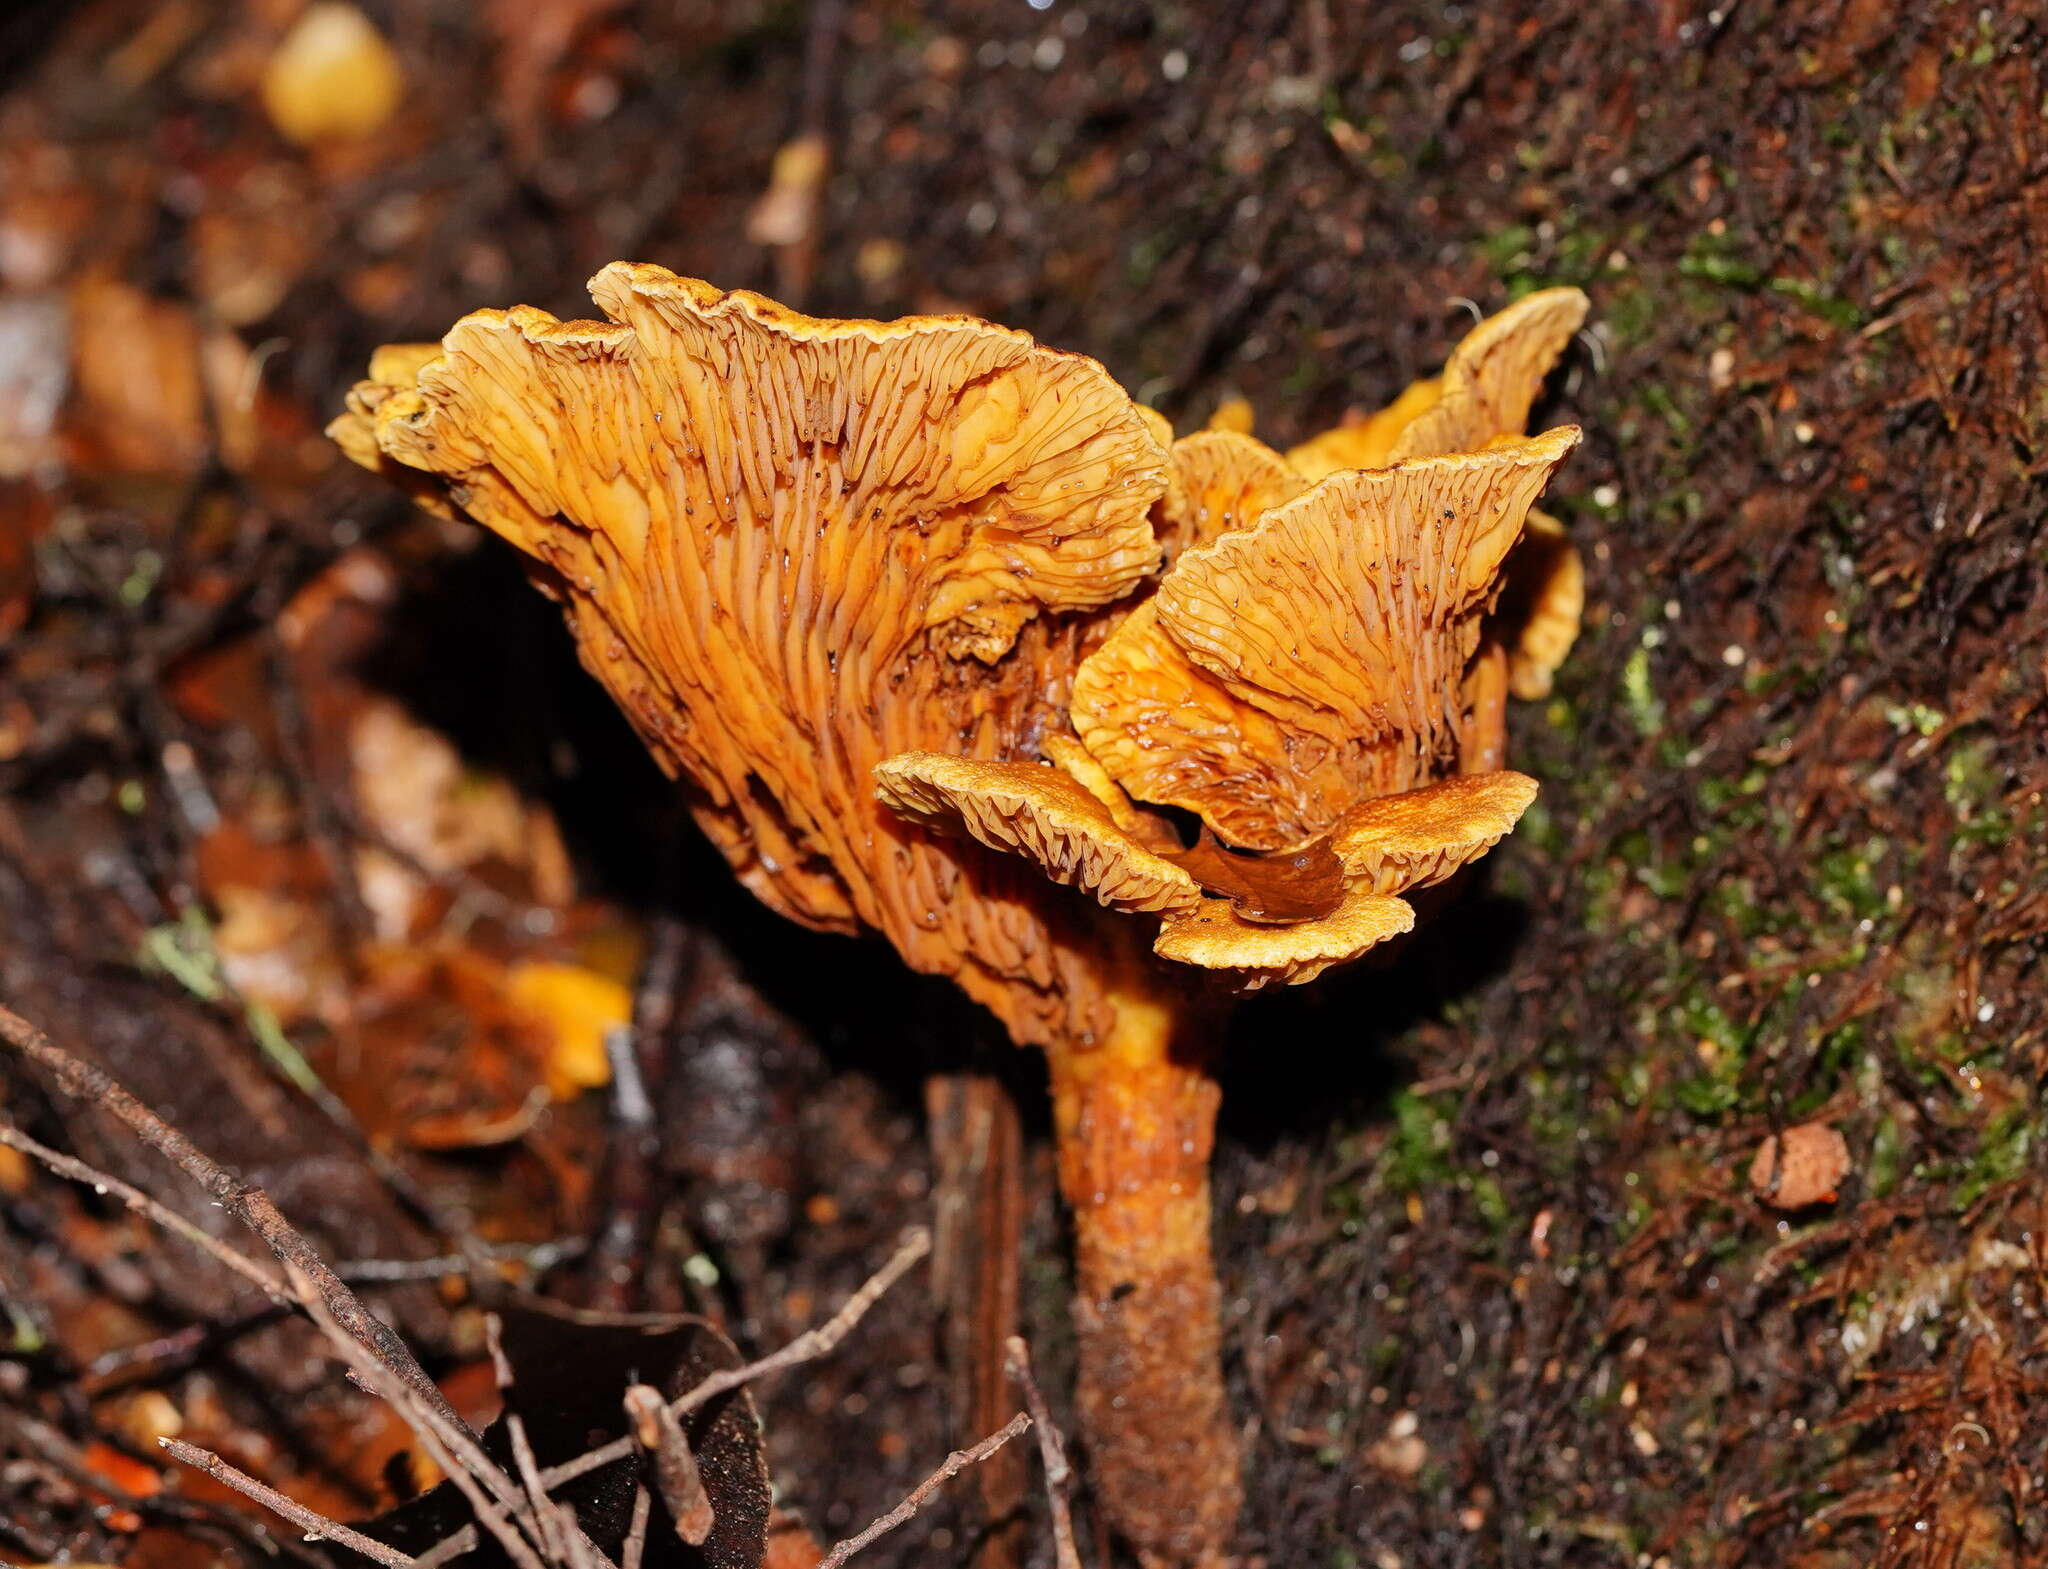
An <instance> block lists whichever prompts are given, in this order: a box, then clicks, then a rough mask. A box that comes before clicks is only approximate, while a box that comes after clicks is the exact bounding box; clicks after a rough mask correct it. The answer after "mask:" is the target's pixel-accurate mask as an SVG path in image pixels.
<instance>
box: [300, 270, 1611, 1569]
mask: <svg viewBox="0 0 2048 1569" xmlns="http://www.w3.org/2000/svg"><path fill="white" fill-rule="evenodd" d="M591 289H592V293H593V295H594V297H595V298H596V301H597V303H598V305H599V306H600V307H601V308H602V309H603V311H604V312H605V314H606V316H607V317H608V318H609V319H608V320H607V321H604V322H561V321H558V320H556V319H555V318H554V317H552V316H549V315H547V314H545V313H543V312H540V311H537V310H533V309H530V308H527V307H520V308H516V309H513V310H511V311H479V312H477V313H475V314H472V315H470V316H467V317H465V318H464V319H463V320H461V321H460V322H458V323H456V325H455V326H454V328H453V329H451V330H450V332H449V333H448V335H447V337H446V338H444V339H443V340H442V342H441V343H440V344H439V345H396V346H392V347H388V348H386V349H384V350H382V351H380V352H379V354H378V355H377V357H376V358H375V359H374V360H373V362H372V365H371V373H370V377H369V379H368V380H366V381H364V382H362V383H359V384H358V385H357V386H356V388H355V389H354V390H353V391H352V392H351V394H350V396H349V412H348V413H347V414H346V415H344V416H343V417H342V418H340V419H339V420H337V421H336V422H335V424H334V425H333V427H332V428H331V434H332V435H333V436H334V437H335V439H336V440H337V441H338V442H339V443H340V444H341V446H342V447H343V448H344V449H345V450H346V451H347V453H348V454H349V456H351V457H352V458H354V459H355V460H356V461H358V462H360V463H363V464H365V465H366V466H369V467H373V468H379V469H382V470H384V471H386V472H387V473H390V474H391V475H392V476H393V477H394V478H396V479H398V480H399V481H400V482H401V483H404V484H405V485H406V486H407V487H408V488H409V489H410V490H411V491H412V492H413V493H414V494H415V495H416V496H417V497H418V498H419V499H420V500H421V501H422V502H423V503H424V504H426V505H428V506H429V507H432V508H434V509H436V510H439V511H441V512H443V513H444V514H448V515H453V514H454V513H457V512H460V513H464V514H467V515H468V516H469V517H471V518H474V519H475V520H476V521H477V522H479V523H481V524H483V525H484V526H485V527H487V528H489V529H491V530H492V531H494V532H495V533H497V534H499V535H501V536H503V537H504V538H505V539H507V540H509V541H510V542H511V543H512V544H514V545H515V546H517V547H518V548H519V549H520V550H521V551H522V552H524V553H525V554H526V556H527V557H528V558H529V560H530V567H531V571H532V575H533V578H534V581H535V582H536V583H537V585H538V586H539V587H540V588H541V589H542V590H543V591H544V592H546V593H548V594H550V595H552V596H553V597H555V598H556V599H557V600H559V601H560V602H561V604H562V605H563V607H564V610H565V613H566V615H567V617H568V620H569V622H570V625H571V627H572V629H573V630H574V632H575V636H576V641H577V646H578V649H579V651H580V654H581V657H582V660H583V662H584V664H585V666H586V667H587V668H588V669H589V670H590V671H591V673H592V674H593V675H595V676H596V677H597V679H598V680H599V681H600V682H602V683H603V685H604V686H605V687H606V688H607V690H609V691H610V693H611V694H612V696H613V697H614V699H615V700H616V701H617V702H618V704H619V706H620V707H621V708H622V709H623V710H624V711H625V713H626V714H627V715H628V716H629V717H630V718H631V720H632V722H633V723H634V725H635V726H636V727H637V729H638V730H639V733H640V735H641V736H642V738H643V739H644V740H645V742H646V744H647V745H648V747H649V749H650V750H651V751H652V753H653V755H654V756H655V758H656V759H657V760H658V761H659V762H660V763H661V765H662V766H663V768H664V769H666V770H667V771H668V772H669V773H670V774H671V775H673V776H674V777H675V778H677V779H678V780H679V781H680V783H681V785H682V787H683V789H684V791H685V792H686V795H687V799H688V801H689V804H690V807H691V809H692V811H693V813H694V815H695V817H696V819H697V821H698V822H699V823H700V824H701V825H702V827H703V829H704V831H705V832H706V833H707V834H708V835H709V836H710V837H711V839H712V840H713V841H714V842H715V843H716V844H717V845H718V847H719V848H720V849H721V850H722V851H723V852H724V853H725V855H726V857H727V858H728V860H729V861H730V862H731V863H732V865H733V867H734V869H735V871H736V872H737V874H738V875H739V877H740V878H741V880H742V881H743V882H744V883H745V884H746V886H747V887H749V888H750V889H751V890H752V891H753V892H754V893H755V894H757V895H758V896H759V897H760V898H761V899H763V900H764V901H765V902H766V903H768V904H769V905H770V906H772V907H773V908H775V909H777V910H779V911H781V912H782V913H783V914H785V915H787V916H789V917H790V918H792V919H794V920H797V921H801V922H803V923H804V924H805V925H808V926H812V927H816V928H821V929H826V930H833V931H843V932H854V931H858V930H860V929H862V928H871V929H874V930H877V931H879V932H881V933H882V934H883V935H884V936H885V937H887V938H888V939H889V941H890V942H891V943H892V944H894V946H895V947H896V948H897V950H898V951H899V952H900V953H901V954H902V956H903V957H904V959H905V960H906V961H907V962H909V963H910V964H911V965H912V966H914V967H915V968H917V969H920V970H924V971H929V972H935V973H938V974H943V975H947V976H950V977H952V978H953V979H954V980H955V981H956V982H957V983H958V984H959V985H960V986H961V987H962V988H963V989H964V990H965V991H966V992H967V993H968V994H969V995H970V996H972V997H974V998H975V999H976V1000H977V1001H979V1002H981V1003H983V1004H984V1005H985V1006H987V1007H988V1008H989V1010H990V1011H991V1012H993V1013H994V1014H995V1015H996V1016H997V1017H998V1018H999V1019H1000V1020H1001V1021H1002V1023H1003V1024H1004V1025H1005V1027H1006V1028H1007V1029H1008V1031H1009V1033H1010V1034H1011V1035H1012V1036H1013V1037H1014V1038H1015V1039H1016V1040H1017V1041H1019V1042H1020V1043H1024V1044H1030V1045H1036V1046H1040V1047H1042V1048H1043V1049H1044V1050H1045V1051H1046V1053H1047V1056H1048V1059H1049V1061H1050V1064H1051V1068H1052V1079H1053V1092H1054V1113H1055V1121H1056V1129H1057V1137H1058V1143H1059V1157H1060V1160H1059V1165H1060V1178H1061V1186H1062V1189H1063V1191H1064V1193H1065V1195H1066V1197H1067V1199H1068V1201H1069V1203H1070V1204H1071V1205H1072V1207H1073V1210H1074V1222H1075V1242H1076V1254H1077V1257H1076V1277H1077V1285H1078V1289H1077V1297H1076V1303H1075V1311H1076V1318H1077V1326H1078V1330H1079V1340H1080V1352H1081V1356H1080V1361H1081V1388H1080V1404H1081V1413H1082V1419H1083V1422H1084V1424H1085V1426H1086V1427H1087V1429H1088V1432H1089V1436H1090V1438H1091V1441H1092V1451H1093V1454H1094V1456H1095V1474H1096V1480H1097V1483H1098V1486H1099V1488H1100V1490H1101V1492H1102V1494H1103V1497H1104V1499H1105V1501H1106V1503H1107V1505H1108V1507H1109V1509H1110V1512H1111V1514H1112V1516H1113V1518H1114V1520H1115V1522H1116V1524H1117V1526H1118V1527H1119V1529H1120V1530H1121V1531H1122V1532H1123V1534H1124V1535H1125V1536H1126V1537H1128V1538H1129V1539H1130V1540H1131V1542H1132V1543H1133V1544H1134V1545H1135V1546H1136V1547H1137V1548H1138V1549H1139V1550H1140V1552H1141V1554H1142V1555H1143V1556H1144V1557H1146V1558H1147V1559H1148V1561H1151V1562H1156V1563H1162V1564H1166V1563H1203V1562H1214V1561H1218V1560H1219V1559H1220V1558H1221V1557H1222V1555H1223V1553H1224V1552H1225V1550H1226V1547H1227V1543H1228V1537H1229V1533H1230V1530H1231V1527H1232V1524H1233V1521H1234V1519H1235V1516H1236V1513H1237V1507H1238V1501H1239V1484H1238V1461H1237V1455H1236V1448H1235V1443H1234V1440H1233V1437H1232V1432H1231V1426H1230V1423H1229V1422H1228V1420H1227V1414H1226V1410H1225V1402H1224V1393H1223V1387H1222V1382H1221V1378H1220V1375H1219V1372H1218V1350H1219V1330H1218V1312H1217V1287H1216V1281H1215V1276H1214V1271H1213V1268H1212V1266H1211V1262H1210V1254H1209V1231H1210V1214H1209V1197H1208V1176H1207V1167H1208V1156H1209V1150H1210V1143H1211V1138H1212V1133H1213V1127H1214V1121H1215V1113H1216V1104H1217V1088H1216V1083H1215V1080H1214V1078H1213V1076H1212V1068H1213V1064H1214V1058H1215V1052H1216V1048H1217V1042H1218V1040H1219V1038H1220V1023H1221V1020H1222V1018H1223V1016H1224V1014H1225V1012H1226V1011H1227V1008H1228V1003H1229V996H1230V994H1231V993H1233V992H1238V991H1251V990H1256V989H1258V988H1260V987H1263V986H1267V985H1272V984H1295V983H1299V982H1302V981H1306V980H1309V979H1312V978H1313V977H1314V976H1316V975H1318V974H1320V973H1321V972H1322V971H1323V970H1325V969H1327V968H1328V967H1330V966H1331V965H1333V964H1338V963H1341V962H1343V961H1345V960H1348V959H1352V958H1355V957H1356V956H1358V955H1359V954H1362V953H1364V952H1365V951H1367V950H1368V949H1370V948H1372V947H1374V946H1376V945H1377V944H1380V943H1383V942H1385V941H1386V940H1388V939H1389V938H1392V937H1395V936H1397V935H1398V934H1400V933H1402V932H1405V931H1407V930H1409V929H1410V927H1411V926H1412V925H1413V923H1414V919H1415V911H1414V908H1413V906H1412V905H1411V904H1410V903H1409V902H1408V901H1407V899H1405V898H1404V897H1403V895H1404V894H1408V893H1411V892H1413V891H1414V890H1416V889H1419V888H1424V887H1428V886H1430V885H1432V884H1435V883H1439V882H1441V881H1443V880H1444V879H1446V878H1448V877H1449V876H1451V875H1452V874H1453V873H1454V872H1456V871H1457V869H1458V868H1459V867H1461V866H1463V865H1465V864H1466V863H1467V862H1469V861H1471V860H1472V859H1474V858H1475V857H1477V856H1479V855H1482V854H1484V853H1485V851H1486V850H1487V849H1488V848H1490V847H1491V846H1492V845H1493V844H1494V843H1496V842H1497V841H1498V840H1499V839H1500V838H1501V836H1502V835H1504V834H1506V833H1507V832H1508V831H1509V830H1510V829H1511V828H1512V827H1513V826H1514V824H1515V821H1516V819H1517V818H1518V817H1519V816H1520V815H1521V813H1522V811H1523V809H1524V808H1525V807H1526V806H1527V805H1528V804H1529V801H1530V800H1531V799H1532V797H1533V795H1534V793H1535V785H1534V783H1533V782H1532V781H1531V780H1529V779H1527V778H1525V777H1523V776H1521V775H1519V774H1514V773H1508V772H1504V771H1501V768H1500V764H1501V760H1502V753H1503V749H1504V742H1503V735H1504V729H1503V726H1504V719H1503V711H1504V704H1505V698H1506V695H1507V693H1508V692H1509V691H1510V690H1511V689H1512V690H1515V691H1519V692H1531V691H1538V690H1541V689H1542V688H1543V687H1544V686H1545V685H1546V684H1547V682H1548V678H1549V670H1550V668H1551V667H1552V666H1553V665H1554V664H1555V662H1556V660H1557V659H1558V658H1559V657H1561V656H1562V653H1563V650H1564V648H1566V647H1568V646H1569V643H1570V640H1571V636H1572V635H1573V633H1574V632H1575V630H1576V624H1577V596H1578V592H1579V587H1578V578H1577V576H1576V571H1577V558H1576V556H1574V555H1573V554H1572V553H1571V551H1570V547H1569V545H1568V544H1565V543H1563V542H1562V540H1561V536H1558V537H1549V535H1548V533H1547V531H1546V532H1544V533H1539V534H1537V535H1532V534H1531V533H1530V528H1531V520H1532V516H1533V515H1532V512H1531V507H1532V504H1533V503H1534V502H1535V500H1536V498H1537V497H1538V495H1539V494H1540V493H1541V492H1542V490H1543V488H1544V486H1545V484H1546V483H1547V482H1548V480H1549V478H1550V476H1551V474H1552V473H1553V471H1554V470H1555V469H1556V467H1557V466H1558V464H1559V463H1560V462H1561V461H1562V460H1563V459H1564V457H1565V455H1566V454H1567V453H1568V452H1570V450H1571V449H1572V447H1573V445H1574V444H1575V443H1576V441H1577V439H1578V436H1577V432H1576V431H1575V430H1573V429H1570V428H1568V427H1567V428H1563V429H1559V430H1553V431H1550V432H1547V433H1545V434H1543V435H1540V436H1537V437H1534V438H1528V437H1525V436H1524V435H1523V434H1522V431H1523V428H1524V426H1525V425H1526V423H1527V419H1528V414H1529V409H1530V406H1531V404H1532V402H1533V401H1534V398H1535V396H1536V394H1537V392H1538V391H1539V389H1540V387H1541V384H1542V381H1543V378H1544V376H1545V374H1546V373H1547V372H1548V370H1549V369H1550V367H1551V365H1552V364H1553V363H1554V362H1555V360H1556V358H1557V357H1558V355H1559V353H1560V352H1561V351H1562V349H1563V347H1564V346H1565V344H1566V343H1567V342H1568V341H1569V339H1570V337H1571V335H1572V333H1573V332H1574V331H1575V330H1576V329H1577V327H1578V325H1579V323H1580V321H1581V320H1582V319H1583V315H1584V311H1585V301H1584V298H1583V296H1581V295H1579V294H1578V293H1577V291H1575V290H1554V291H1550V292H1547V293H1544V294H1538V295H1533V296H1530V297H1529V298H1528V299H1525V300H1524V301H1522V302H1520V303H1519V304H1518V305H1516V306H1514V307H1513V308H1511V309H1510V310H1509V311H1507V312H1504V313H1503V314H1502V315H1500V316H1498V317H1495V318H1493V319H1492V320H1491V321H1489V322H1486V323H1484V324H1482V325H1481V326H1480V327H1479V328H1478V329H1477V330H1476V331H1475V332H1473V333H1472V334H1471V336H1470V337H1468V338H1467V340H1466V341H1465V343H1464V344H1463V345H1461V346H1460V348H1459V349H1458V351H1457V353H1456V354H1455V355H1454V356H1453V358H1452V360H1451V361H1450V363H1449V364H1448V366H1447V367H1446V369H1445V372H1444V374H1443V375H1442V377H1440V378H1439V379H1437V380H1435V381H1432V382H1426V383H1421V384H1419V385H1418V386H1417V387H1416V388H1413V389H1411V390H1410V392H1409V393H1407V394H1405V395H1404V396H1403V397H1402V398H1401V400H1399V401H1398V402H1397V403H1396V404H1395V405H1394V406H1393V407H1392V408H1390V409H1389V410H1387V411H1385V412H1384V413H1382V414H1379V415H1375V416H1373V417H1372V418H1370V419H1367V420H1364V421H1361V422H1358V423H1355V424H1351V425H1347V426H1345V427H1341V428H1340V429H1338V430H1336V431H1332V432H1329V433H1328V434H1326V435H1324V436H1322V437H1318V438H1317V439H1316V440H1315V441H1312V442H1310V443H1308V444H1307V445H1306V446H1304V447H1300V448H1296V449H1295V450H1294V451H1293V452H1291V453H1289V454H1287V455H1286V456H1285V457H1283V456H1282V455H1281V454H1280V453H1278V452H1276V451H1274V450H1273V449H1272V448H1270V447H1267V446H1266V445H1264V444H1263V443H1261V442H1259V441H1258V440H1256V439H1255V438H1254V437H1253V436H1251V435H1250V434H1249V433H1248V432H1245V431H1242V430H1210V431H1204V432H1200V433H1197V434H1194V435H1191V436H1188V437H1186V438H1184V439H1181V440H1175V439H1173V434H1172V431H1171V429H1170V428H1169V427H1168V426H1167V424H1166V422H1165V421H1164V420H1163V419H1162V418H1160V416H1158V415H1157V414H1155V413H1153V412H1152V411H1151V410H1149V409H1146V408H1143V407H1141V406H1140V405H1137V404H1135V403H1133V402H1132V401H1131V399H1130V398H1129V397H1128V396H1127V395H1125V394H1124V393H1123V391H1122V390H1121V389H1120V388H1118V387H1117V385H1116V384H1115V383H1114V382H1113V381H1112V380H1111V379H1110V377H1109V375H1108V374H1107V373H1106V372H1105V371H1104V370H1103V369H1102V367H1101V366H1100V365H1098V364H1097V363H1096V362H1094V361H1093V360H1090V359H1086V358H1084V357H1082V356H1079V355H1074V354H1067V353H1060V352H1057V351H1054V350H1050V349H1046V348H1043V347H1041V346H1039V345H1037V344H1035V343H1034V342H1033V341H1032V340H1031V339H1030V338H1029V337H1027V336H1026V335H1024V334H1022V333H1019V332H1014V331H1010V330H1007V329H1004V328H1001V327H996V326H992V325H990V324H988V323H986V322H981V321H975V320H971V319H968V318H964V317H958V316H947V317H914V318H909V319H906V320H902V321H894V322H872V321H828V320H820V319H816V318H812V317H808V316H804V315H800V314H798V313H796V312H794V311H791V310H788V309H786V308H784V307H782V306H779V305H776V304H774V303H773V302H771V301H769V300H766V299H763V298H762V297H760V296H758V295H755V294H750V293H746V292H734V293H722V292H720V291H719V290H717V289H714V288H712V287H711V286H710V285H708V284H704V283H701V282H698V281H696V280H693V279H688V278H682V277H678V276H676V275H674V274H672V273H669V272H667V271H665V270H663V269H661V268H658V267H651V266H637V265H628V264H624V263H615V264H613V265H612V266H609V267H607V268H605V269H604V271H602V272H601V273H599V274H598V276H597V277H596V278H595V279H594V280H593V281H592V285H591ZM1538 527H1539V528H1540V527H1541V526H1540V525H1538ZM1059 885H1065V887H1064V888H1063V887H1061V886H1059ZM1068 889H1071V890H1075V892H1068V891H1066V890H1068ZM1190 978H1201V979H1202V980H1203V982H1204V984H1190Z"/></svg>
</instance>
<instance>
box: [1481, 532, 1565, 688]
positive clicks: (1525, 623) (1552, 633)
mask: <svg viewBox="0 0 2048 1569" xmlns="http://www.w3.org/2000/svg"><path fill="white" fill-rule="evenodd" d="M1502 576H1503V578H1504V579H1505V580H1506V581H1505V585H1504V586H1503V588H1502V591H1501V601H1500V604H1499V605H1498V606H1497V607H1496V608H1495V610H1494V619H1495V620H1496V622H1497V623H1498V624H1499V625H1500V626H1501V627H1502V628H1504V629H1507V630H1509V631H1511V632H1512V633H1513V641H1512V644H1511V646H1510V647H1509V649H1508V689H1509V690H1510V691H1512V692H1513V693H1514V694H1515V696H1517V697H1519V698H1521V699H1522V700H1523V701H1524V702H1534V701H1536V700H1537V699H1539V698H1545V697H1548V696H1549V695H1550V687H1551V682H1552V680H1553V678H1554V677H1555V676H1556V674H1557V672H1558V669H1559V667H1560V666H1562V665H1563V664H1564V661H1565V656H1566V655H1567V654H1569V653H1570V652H1571V651H1572V644H1574V643H1576V642H1577V641H1578V640H1579V622H1580V620H1581V618H1582V617H1583V616H1584V615H1585V610H1586V563H1585V562H1584V560H1582V559H1581V558H1580V556H1579V552H1578V547H1577V546H1575V545H1573V544H1572V542H1571V540H1570V539H1568V538H1567V537H1566V536H1565V531H1564V525H1563V524H1562V523H1560V522H1558V521H1557V519H1556V518H1554V517H1552V516H1551V515H1550V514H1549V513H1547V512H1545V511H1543V510H1542V509H1541V508H1540V507H1539V508H1534V509H1532V510H1531V511H1530V513H1529V526H1528V527H1527V528H1526V529H1524V530H1523V531H1522V541H1521V543H1520V544H1518V545H1517V546H1515V548H1514V549H1513V550H1512V551H1510V552H1509V553H1508V559H1507V565H1506V567H1505V568H1504V569H1503V570H1502Z"/></svg>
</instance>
